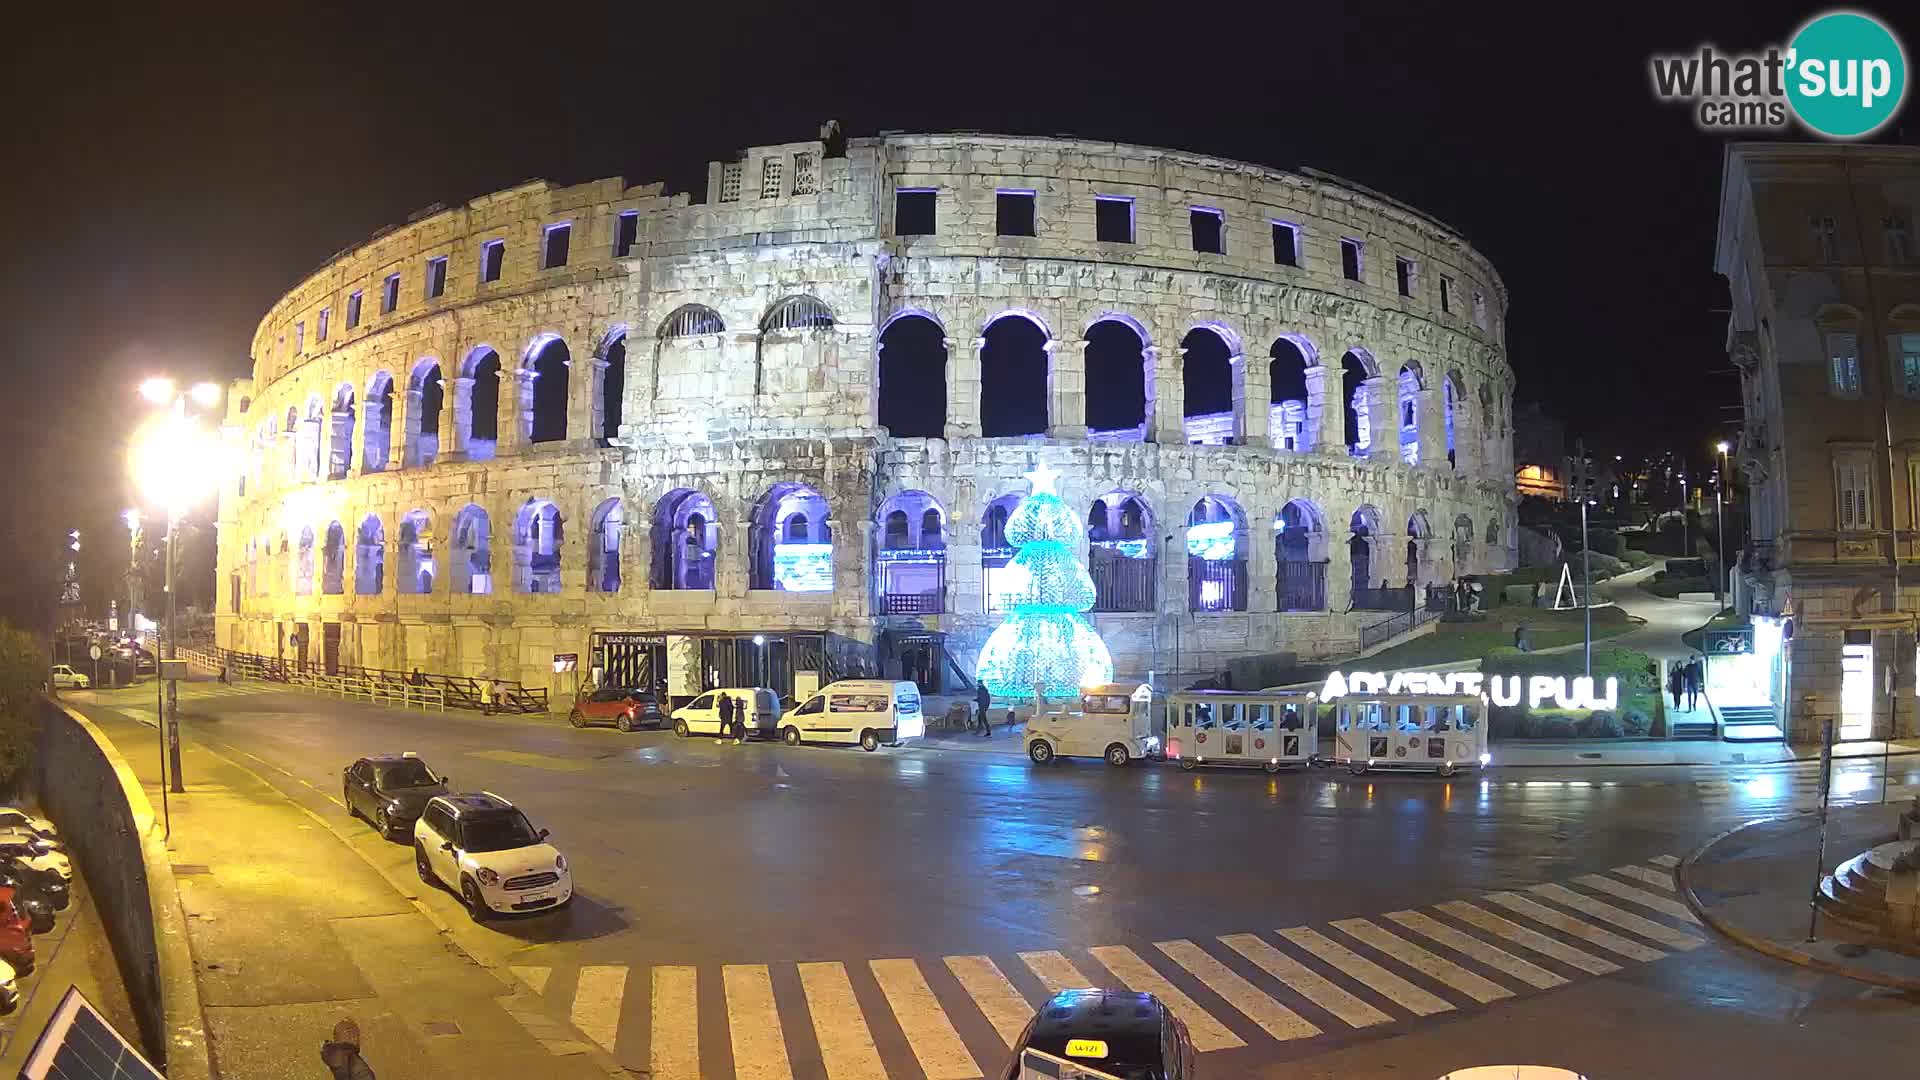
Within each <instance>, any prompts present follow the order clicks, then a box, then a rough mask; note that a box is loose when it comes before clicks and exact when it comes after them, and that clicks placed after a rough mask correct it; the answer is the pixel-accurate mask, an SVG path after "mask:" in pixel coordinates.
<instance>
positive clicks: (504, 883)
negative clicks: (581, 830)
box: [413, 791, 573, 922]
mask: <svg viewBox="0 0 1920 1080" xmlns="http://www.w3.org/2000/svg"><path fill="white" fill-rule="evenodd" d="M547 835H548V833H547V830H545V829H538V830H536V829H535V828H534V827H533V824H532V823H531V822H529V821H528V820H527V815H525V814H523V813H521V812H520V809H519V807H516V806H514V805H513V804H512V803H510V802H508V801H507V800H505V799H503V798H501V797H500V796H498V795H495V794H493V793H492V792H490V791H483V792H480V793H479V794H474V795H442V796H439V797H438V798H435V799H434V800H433V801H431V802H429V803H427V808H426V810H425V811H424V812H423V813H422V814H421V815H420V820H419V821H417V822H415V823H414V826H413V864H414V869H415V870H417V871H419V874H420V880H421V881H424V882H427V883H428V884H434V883H438V884H441V885H445V886H446V887H447V888H450V889H453V890H455V891H457V892H458V893H459V894H460V899H461V901H462V902H463V903H465V904H466V906H467V914H468V915H469V916H470V917H472V919H473V921H474V922H481V921H483V920H485V919H487V918H489V917H490V916H492V915H494V914H496V913H499V912H525V911H541V910H545V909H548V908H558V907H565V906H566V905H567V904H568V903H569V902H570V901H572V900H573V873H572V871H570V870H568V869H567V857H566V856H565V855H562V854H561V853H560V851H559V849H557V848H555V847H554V846H553V845H552V844H549V843H547Z"/></svg>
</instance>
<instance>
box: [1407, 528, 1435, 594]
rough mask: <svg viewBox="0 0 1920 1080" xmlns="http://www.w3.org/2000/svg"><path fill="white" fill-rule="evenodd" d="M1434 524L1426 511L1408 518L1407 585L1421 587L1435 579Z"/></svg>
mask: <svg viewBox="0 0 1920 1080" xmlns="http://www.w3.org/2000/svg"><path fill="white" fill-rule="evenodd" d="M1432 539H1433V524H1432V522H1430V521H1428V520H1427V512H1426V511H1425V510H1415V511H1414V512H1413V513H1412V514H1410V515H1408V517H1407V584H1409V585H1413V586H1416V587H1418V586H1420V585H1424V584H1426V583H1427V582H1428V581H1430V580H1432V579H1433V576H1434V575H1433V573H1432V567H1431V565H1430V561H1431V558H1432V550H1431V549H1432V544H1431V541H1432Z"/></svg>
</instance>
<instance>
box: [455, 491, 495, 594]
mask: <svg viewBox="0 0 1920 1080" xmlns="http://www.w3.org/2000/svg"><path fill="white" fill-rule="evenodd" d="M447 572H448V575H449V579H450V580H451V582H452V590H451V591H452V592H454V593H456V594H459V595H472V596H484V595H486V594H488V593H491V592H493V523H492V521H490V520H489V519H488V517H487V512H486V511H485V510H483V509H481V508H480V507H478V506H476V505H474V504H473V503H468V504H467V505H465V506H463V507H461V508H460V512H459V513H457V514H455V515H454V516H453V540H452V543H450V544H449V545H448V548H447Z"/></svg>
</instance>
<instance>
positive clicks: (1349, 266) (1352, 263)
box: [1340, 236, 1362, 281]
mask: <svg viewBox="0 0 1920 1080" xmlns="http://www.w3.org/2000/svg"><path fill="white" fill-rule="evenodd" d="M1360 255H1361V250H1360V241H1358V240H1355V239H1353V238H1352V237H1350V236H1349V237H1342V238H1341V240H1340V276H1341V277H1344V278H1346V279H1347V280H1348V281H1359V280H1360V272H1361V269H1362V263H1361V261H1360Z"/></svg>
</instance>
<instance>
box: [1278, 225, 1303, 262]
mask: <svg viewBox="0 0 1920 1080" xmlns="http://www.w3.org/2000/svg"><path fill="white" fill-rule="evenodd" d="M1273 263H1274V265H1275V266H1299V265H1300V226H1298V225H1294V224H1291V223H1290V222H1285V221H1276V222H1274V223H1273Z"/></svg>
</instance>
